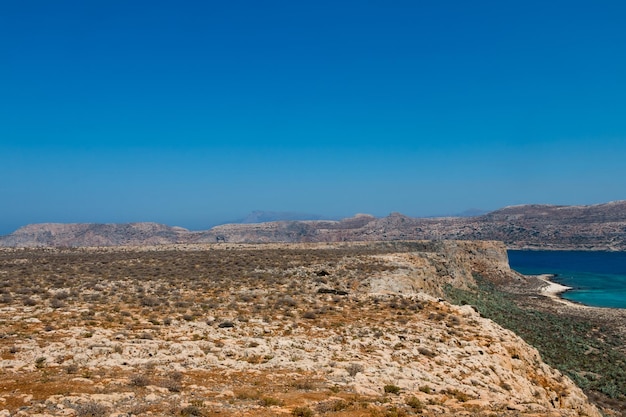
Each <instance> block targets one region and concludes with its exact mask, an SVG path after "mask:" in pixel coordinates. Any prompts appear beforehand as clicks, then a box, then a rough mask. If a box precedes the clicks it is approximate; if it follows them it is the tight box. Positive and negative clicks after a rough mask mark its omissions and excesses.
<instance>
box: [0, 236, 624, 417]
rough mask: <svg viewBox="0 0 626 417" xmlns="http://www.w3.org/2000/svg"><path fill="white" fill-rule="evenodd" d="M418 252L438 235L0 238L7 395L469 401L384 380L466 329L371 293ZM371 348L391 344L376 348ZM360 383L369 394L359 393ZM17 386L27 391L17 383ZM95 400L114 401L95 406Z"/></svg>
mask: <svg viewBox="0 0 626 417" xmlns="http://www.w3.org/2000/svg"><path fill="white" fill-rule="evenodd" d="M429 245H430V246H429ZM420 250H428V251H431V252H433V251H435V250H436V248H434V246H432V244H422V243H419V242H416V243H412V242H398V243H384V244H382V243H381V244H378V243H376V244H371V245H370V244H367V245H354V246H353V245H338V246H334V247H332V248H329V247H322V248H318V249H315V250H310V249H307V248H297V247H296V248H288V249H285V248H284V247H282V248H280V247H274V246H262V245H260V246H255V247H254V248H243V249H241V250H239V249H233V248H232V247H226V245H224V244H220V246H219V247H218V248H215V247H211V248H209V249H207V248H200V249H197V248H193V247H192V248H184V249H180V248H166V247H163V248H150V249H137V250H134V249H133V250H129V249H124V250H118V249H116V250H109V249H62V250H44V249H24V250H20V251H19V252H9V251H5V252H3V251H1V250H0V302H2V304H0V307H2V310H1V311H0V323H1V329H2V330H1V333H0V352H2V359H6V362H3V364H4V363H6V364H7V369H8V372H7V373H6V374H5V375H6V376H5V377H4V378H2V383H3V384H2V386H3V387H6V388H2V389H3V390H4V391H2V392H0V394H2V396H3V398H6V399H7V402H6V403H3V407H4V408H6V409H7V410H9V411H10V412H11V413H17V412H19V411H20V410H23V413H28V414H29V415H30V414H33V415H34V414H46V413H51V414H52V415H60V414H61V410H62V408H58V409H55V411H52V412H50V411H49V410H52V409H53V407H52V406H51V405H50V403H51V402H52V401H54V399H56V398H64V397H69V396H70V395H71V396H72V397H73V398H76V397H80V400H75V399H72V400H67V401H66V402H63V400H62V399H59V400H58V403H59V404H61V405H62V406H63V407H65V410H66V411H67V409H69V408H73V409H74V410H75V412H76V415H80V412H84V413H86V414H82V415H85V416H89V415H96V414H88V413H89V412H104V413H105V415H108V414H110V413H113V412H115V413H119V414H120V415H121V414H124V415H126V414H129V415H144V414H146V415H147V414H149V413H151V414H153V415H172V416H175V415H180V416H211V415H223V416H225V417H233V416H236V415H242V414H244V413H247V414H248V415H250V416H254V417H260V416H265V415H270V414H272V413H274V414H276V415H278V414H285V413H287V414H288V413H289V412H290V411H291V413H292V415H303V416H312V415H333V413H336V414H337V415H341V416H345V417H351V416H367V415H372V416H375V415H376V416H405V415H416V414H419V413H422V412H424V413H427V412H428V407H429V405H432V404H434V405H437V407H442V408H444V407H445V405H443V399H445V398H455V399H457V400H458V401H461V402H462V401H467V398H464V397H463V395H462V392H461V391H459V392H457V393H455V392H452V391H448V392H444V389H443V387H442V382H441V380H437V378H438V377H437V376H433V379H424V381H423V382H421V383H422V384H423V385H422V386H421V387H420V388H419V390H418V389H417V388H406V389H400V387H398V386H396V385H393V384H388V385H384V384H385V383H386V382H388V381H404V379H403V378H405V377H406V375H407V374H404V375H402V373H403V372H404V371H403V369H407V368H410V367H411V366H414V364H415V363H419V362H423V363H425V362H428V363H429V364H432V365H433V366H435V367H437V366H441V365H440V364H438V362H439V361H442V360H444V359H447V358H446V353H447V352H446V349H445V348H443V347H442V344H450V345H451V344H452V343H456V342H455V341H460V342H461V343H464V344H465V343H467V344H469V345H471V344H472V343H473V341H472V340H471V339H467V338H464V332H466V331H468V330H467V329H468V328H471V323H468V322H470V320H468V319H466V318H465V316H461V315H460V314H459V312H458V311H457V310H456V309H451V308H450V307H449V306H448V305H447V304H446V303H439V302H436V301H430V300H427V299H420V298H418V297H412V296H410V295H404V294H397V293H396V294H376V295H370V293H369V287H368V285H370V282H369V280H370V278H371V277H373V276H374V277H380V276H383V277H389V276H391V275H393V276H395V275H396V274H395V273H397V270H398V268H400V267H399V266H398V263H397V262H396V261H395V260H393V261H389V260H388V259H387V258H386V256H387V255H388V254H392V255H393V256H391V258H393V257H394V256H396V255H397V254H398V253H400V254H403V256H404V255H407V254H408V255H407V256H416V255H415V252H417V251H420ZM431 252H428V253H429V254H430V253H431ZM391 258H390V259H391ZM425 259H426V258H425ZM437 265H438V264H437ZM319 271H325V272H326V273H325V274H322V275H318V274H317V272H319ZM320 289H324V290H323V291H319V290H320ZM26 299H31V300H32V301H34V304H33V305H28V304H30V302H28V303H25V302H24V300H26ZM14 316H19V317H20V318H21V319H20V320H15V319H14ZM318 341H319V342H318ZM326 345H328V346H330V347H332V348H333V349H332V350H330V349H327V346H326ZM590 347H592V346H590ZM63 349H65V350H63ZM329 352H332V353H329ZM376 352H385V355H388V356H385V359H380V358H379V357H376V358H374V359H373V356H372V354H374V353H376ZM374 356H376V355H374ZM44 357H45V358H47V359H37V358H44ZM522 359H523V358H522ZM39 361H41V362H39ZM380 361H384V362H385V363H384V366H382V368H381V364H380ZM111 362H114V363H116V364H117V365H116V366H108V363H111ZM21 363H24V364H25V365H24V367H22V368H20V369H17V367H19V366H21V365H20V364H21ZM99 363H107V366H99V365H98V364H99ZM313 363H314V364H315V365H312V364H313ZM12 367H16V368H12ZM387 369H390V370H393V371H392V372H389V373H388V374H385V372H387ZM3 370H4V369H3ZM26 370H28V371H26ZM366 370H367V371H366ZM381 370H382V371H383V372H381ZM360 373H361V374H365V375H359V374H360ZM376 378H378V379H376ZM585 378H586V379H591V378H593V376H592V375H586V376H585ZM85 379H89V381H86V380H85ZM397 383H398V384H400V385H402V386H403V387H404V386H405V385H404V382H402V383H401V382H397ZM358 384H364V385H365V386H366V387H368V388H369V389H371V390H373V392H378V394H372V395H371V396H365V395H362V396H359V395H358V394H356V393H355V390H354V387H355V386H357V385H358ZM368 384H369V386H368ZM24 386H28V387H29V392H32V395H33V397H32V398H31V399H30V400H29V402H24V401H23V399H22V397H20V396H19V395H21V394H19V395H18V394H15V393H20V392H22V391H19V390H20V389H21V387H24ZM431 386H432V387H433V388H431ZM381 388H382V390H381ZM500 388H501V387H500ZM496 389H499V388H498V387H496ZM616 389H617V388H616ZM381 391H382V392H381ZM357 392H358V391H357ZM371 392H372V391H371ZM383 392H384V393H385V394H387V395H382V393H383ZM435 393H436V394H435ZM50 398H52V400H51V399H50ZM103 398H105V399H104V400H103ZM146 398H149V400H145V399H146ZM91 399H98V400H97V401H95V400H94V401H92V400H91ZM452 402H454V401H452ZM99 403H100V404H106V406H107V407H108V409H107V408H106V407H105V409H104V411H102V408H100V411H98V407H97V405H94V404H99ZM79 404H82V405H83V406H85V409H84V410H83V411H80V412H79V408H77V407H79ZM87 404H92V406H90V407H91V409H92V411H89V408H88V407H87ZM464 405H466V404H464ZM46 407H47V408H46ZM294 407H295V408H294ZM279 408H280V409H279ZM54 413H56V414H54Z"/></svg>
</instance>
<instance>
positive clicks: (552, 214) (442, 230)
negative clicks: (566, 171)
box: [0, 201, 626, 250]
mask: <svg viewBox="0 0 626 417" xmlns="http://www.w3.org/2000/svg"><path fill="white" fill-rule="evenodd" d="M420 239H428V240H432V239H434V240H450V239H452V240H499V241H503V242H505V243H506V245H507V246H508V247H509V248H531V249H581V250H626V201H618V202H612V203H607V204H598V205H591V206H551V205H522V206H514V207H506V208H503V209H500V210H497V211H494V212H491V213H487V214H485V215H481V216H476V217H442V218H413V217H408V216H404V215H402V214H399V213H392V214H390V215H389V216H387V217H384V218H376V217H373V216H369V215H357V216H355V217H353V218H348V219H344V220H340V221H331V220H309V221H275V222H264V223H252V224H227V225H220V226H216V227H214V228H212V229H210V230H207V231H198V232H191V231H188V230H186V229H182V228H176V227H169V226H165V225H158V224H154V223H133V224H34V225H29V226H26V227H23V228H20V229H18V230H17V231H15V232H14V233H12V234H10V235H8V236H4V237H1V238H0V246H9V247H34V246H120V245H153V244H168V243H214V242H232V243H261V242H266V243H267V242H354V241H393V240H420Z"/></svg>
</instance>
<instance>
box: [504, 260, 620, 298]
mask: <svg viewBox="0 0 626 417" xmlns="http://www.w3.org/2000/svg"><path fill="white" fill-rule="evenodd" d="M509 264H510V265H511V268H512V269H514V270H516V271H518V272H520V273H522V274H524V275H539V274H556V275H557V276H556V277H555V278H553V279H552V280H553V281H555V282H558V283H559V284H563V285H567V286H568V287H572V288H573V290H571V291H567V292H565V293H564V294H562V296H563V298H566V299H568V300H571V301H576V302H578V303H582V304H586V305H590V306H596V307H614V308H626V252H581V251H519V250H512V251H509Z"/></svg>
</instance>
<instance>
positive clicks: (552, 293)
mask: <svg viewBox="0 0 626 417" xmlns="http://www.w3.org/2000/svg"><path fill="white" fill-rule="evenodd" d="M536 277H537V278H538V279H540V280H541V281H543V282H544V283H545V284H546V285H545V286H543V287H542V288H541V294H542V295H545V296H547V297H550V298H551V299H553V300H555V301H558V302H559V303H563V304H566V305H568V306H575V307H581V308H588V306H585V305H583V304H579V303H574V302H572V301H569V300H566V299H564V298H562V297H561V294H563V293H564V292H565V291H569V290H571V289H572V287H568V286H566V285H562V284H558V283H556V282H553V281H551V280H550V279H551V278H553V277H554V275H552V274H542V275H536Z"/></svg>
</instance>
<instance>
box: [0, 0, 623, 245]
mask: <svg viewBox="0 0 626 417" xmlns="http://www.w3.org/2000/svg"><path fill="white" fill-rule="evenodd" d="M625 160H626V2H624V1H621V0H620V1H602V0H597V1H575V0H568V1H529V0H524V1H492V2H485V1H475V2H470V1H464V0H463V1H460V0H459V1H446V0H432V1H430V0H426V1H419V0H411V1H392V0H386V1H367V0H360V1H340V0H333V1H326V0H315V1H293V0H287V1H273V0H268V1H239V0H228V1H210V0H206V1H184V0H180V1H159V0H150V1H133V0H124V1H121V0H89V1H84V0H76V1H67V0H55V1H49V0H41V1H35V0H3V1H0V176H1V181H0V234H6V233H9V232H11V231H13V230H14V229H16V228H18V227H19V226H22V225H25V224H28V223H37V222H133V221H156V222H161V223H166V224H170V225H178V226H183V227H187V228H190V229H203V228H207V227H209V226H211V225H214V224H216V223H220V222H224V221H228V220H233V219H237V218H241V217H244V216H245V215H246V214H247V213H248V212H250V211H252V210H257V209H259V210H272V211H295V212H305V213H314V214H320V215H325V216H328V217H342V216H351V215H353V214H355V213H359V212H361V213H370V214H374V215H377V216H385V215H387V214H389V213H390V212H394V211H398V212H401V213H404V214H407V215H412V216H430V215H441V214H454V213H459V212H462V211H464V210H467V209H470V208H480V209H485V210H491V209H497V208H500V207H503V206H506V205H512V204H523V203H547V204H594V203H601V202H607V201H612V200H621V199H625V198H626V161H625Z"/></svg>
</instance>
